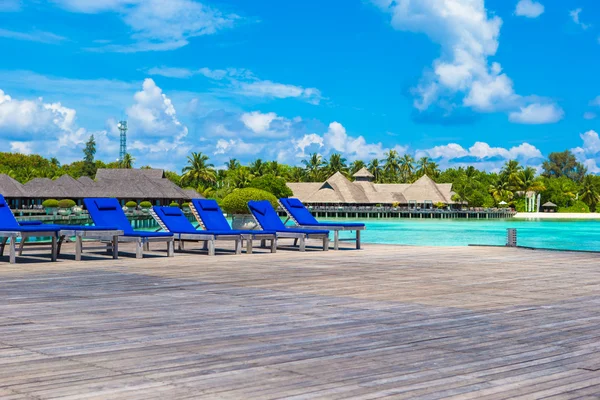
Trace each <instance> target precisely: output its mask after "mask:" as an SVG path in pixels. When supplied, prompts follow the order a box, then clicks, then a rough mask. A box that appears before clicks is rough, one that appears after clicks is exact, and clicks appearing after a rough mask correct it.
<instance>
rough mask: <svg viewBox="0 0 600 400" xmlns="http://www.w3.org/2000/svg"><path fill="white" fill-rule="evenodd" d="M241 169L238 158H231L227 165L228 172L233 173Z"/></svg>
mask: <svg viewBox="0 0 600 400" xmlns="http://www.w3.org/2000/svg"><path fill="white" fill-rule="evenodd" d="M239 167H240V162H239V161H238V160H237V159H236V158H230V159H229V161H227V162H226V163H225V168H227V171H233V170H236V169H238V168H239Z"/></svg>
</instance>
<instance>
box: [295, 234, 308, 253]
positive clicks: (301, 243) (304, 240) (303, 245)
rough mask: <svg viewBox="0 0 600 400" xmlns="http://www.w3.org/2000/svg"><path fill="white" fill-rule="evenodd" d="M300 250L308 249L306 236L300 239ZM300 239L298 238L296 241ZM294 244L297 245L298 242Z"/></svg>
mask: <svg viewBox="0 0 600 400" xmlns="http://www.w3.org/2000/svg"><path fill="white" fill-rule="evenodd" d="M299 240H300V251H306V237H305V236H302V237H301V238H300V239H299ZM296 241H298V239H296V240H295V241H294V242H296ZM294 245H296V243H294Z"/></svg>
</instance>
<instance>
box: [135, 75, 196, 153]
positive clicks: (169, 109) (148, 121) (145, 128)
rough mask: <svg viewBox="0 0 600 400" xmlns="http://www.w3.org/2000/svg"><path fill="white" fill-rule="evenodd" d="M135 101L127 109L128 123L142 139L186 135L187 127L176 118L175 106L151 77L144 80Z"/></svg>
mask: <svg viewBox="0 0 600 400" xmlns="http://www.w3.org/2000/svg"><path fill="white" fill-rule="evenodd" d="M134 100H135V103H134V104H133V105H132V106H131V107H129V109H128V110H127V115H128V117H129V120H130V125H132V126H135V127H136V130H135V131H134V132H135V133H136V134H137V135H138V136H140V137H141V138H142V139H144V138H148V137H152V138H157V137H162V138H173V139H175V140H176V141H177V140H180V139H182V138H184V137H185V136H187V133H188V129H187V127H186V126H184V125H183V124H182V123H181V122H180V121H179V119H178V118H177V115H176V111H175V107H174V106H173V103H172V101H171V99H170V98H168V97H167V96H166V95H165V94H164V93H163V92H162V89H161V88H159V87H158V86H157V85H156V83H155V82H154V81H153V80H152V79H146V80H144V83H143V86H142V90H141V91H139V92H137V93H136V94H135V96H134Z"/></svg>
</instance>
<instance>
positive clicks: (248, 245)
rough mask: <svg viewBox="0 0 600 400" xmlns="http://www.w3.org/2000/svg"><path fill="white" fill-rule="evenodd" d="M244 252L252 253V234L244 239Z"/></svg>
mask: <svg viewBox="0 0 600 400" xmlns="http://www.w3.org/2000/svg"><path fill="white" fill-rule="evenodd" d="M246 254H252V236H250V237H249V238H248V239H246Z"/></svg>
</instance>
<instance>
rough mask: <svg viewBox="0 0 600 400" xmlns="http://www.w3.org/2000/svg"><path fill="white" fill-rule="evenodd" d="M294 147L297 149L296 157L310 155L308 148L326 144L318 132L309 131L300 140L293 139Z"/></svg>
mask: <svg viewBox="0 0 600 400" xmlns="http://www.w3.org/2000/svg"><path fill="white" fill-rule="evenodd" d="M292 144H293V146H294V148H295V149H296V150H297V153H296V157H299V158H304V157H306V156H307V155H308V152H307V151H306V149H308V148H309V147H314V146H317V147H318V148H319V149H320V148H321V147H323V146H324V143H323V138H322V137H321V136H319V135H317V134H316V133H309V134H306V135H304V136H302V138H300V139H298V140H294V141H292Z"/></svg>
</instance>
